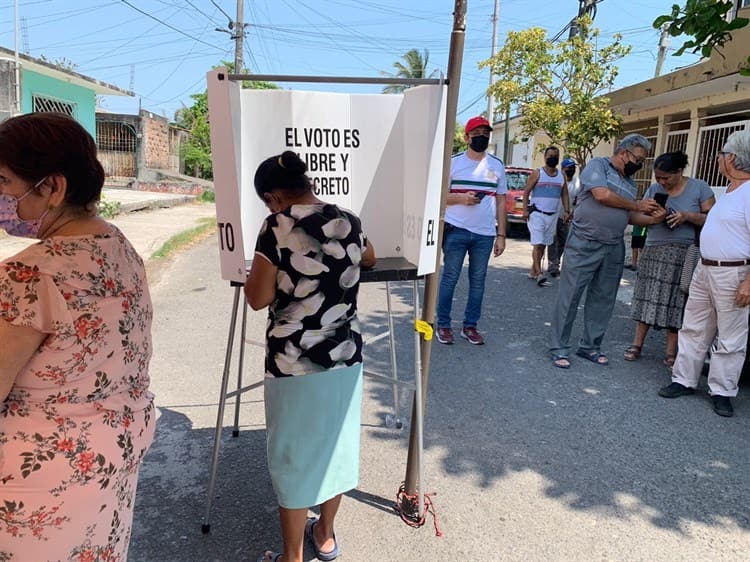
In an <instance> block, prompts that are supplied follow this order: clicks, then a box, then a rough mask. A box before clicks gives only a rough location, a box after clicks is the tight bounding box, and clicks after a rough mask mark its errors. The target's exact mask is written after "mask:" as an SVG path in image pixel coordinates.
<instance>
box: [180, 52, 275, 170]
mask: <svg viewBox="0 0 750 562" xmlns="http://www.w3.org/2000/svg"><path fill="white" fill-rule="evenodd" d="M219 66H223V67H226V68H227V70H228V71H229V72H230V73H232V72H233V71H234V63H231V62H222V64H220V65H219ZM242 87H243V88H251V89H255V90H273V89H278V88H279V87H278V86H277V85H276V84H274V83H272V82H263V81H257V82H256V81H249V80H243V82H242ZM190 98H191V99H192V100H193V104H192V105H191V106H190V107H182V108H180V109H178V110H177V111H176V112H175V116H174V122H175V124H176V125H177V126H179V127H182V128H183V129H187V131H188V132H189V133H188V139H187V141H186V142H185V144H184V145H183V146H182V156H183V158H184V159H185V168H186V169H187V170H188V171H189V172H190V173H192V175H193V176H195V177H197V178H203V179H213V169H212V162H211V130H210V128H209V125H208V93H207V92H202V93H200V94H192V95H191V96H190Z"/></svg>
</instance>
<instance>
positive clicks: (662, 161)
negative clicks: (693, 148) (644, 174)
mask: <svg viewBox="0 0 750 562" xmlns="http://www.w3.org/2000/svg"><path fill="white" fill-rule="evenodd" d="M687 163H688V157H687V154H685V153H684V152H682V151H681V150H678V151H676V152H665V153H664V154H662V155H661V156H659V157H658V158H657V159H656V160H654V170H661V171H662V172H667V173H670V174H674V173H675V172H678V171H680V170H684V169H685V166H687Z"/></svg>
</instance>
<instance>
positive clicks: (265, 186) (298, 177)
mask: <svg viewBox="0 0 750 562" xmlns="http://www.w3.org/2000/svg"><path fill="white" fill-rule="evenodd" d="M306 171H307V164H305V163H304V161H302V159H300V157H299V156H297V154H296V153H294V152H292V151H291V150H287V151H286V152H284V153H282V154H279V155H276V156H271V157H270V158H267V159H266V160H264V161H263V163H262V164H261V165H260V166H258V169H257V170H256V172H255V191H256V192H257V193H258V197H260V198H261V199H263V195H264V194H266V193H269V192H270V191H273V190H274V189H282V190H284V191H296V192H304V191H308V190H310V189H312V182H311V181H310V178H308V177H307V176H306V175H305V172H306Z"/></svg>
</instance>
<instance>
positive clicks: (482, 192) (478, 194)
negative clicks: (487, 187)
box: [474, 191, 487, 201]
mask: <svg viewBox="0 0 750 562" xmlns="http://www.w3.org/2000/svg"><path fill="white" fill-rule="evenodd" d="M485 195H487V192H486V191H477V192H476V193H474V197H476V198H477V199H479V200H480V201H481V200H482V198H483V197H484V196H485Z"/></svg>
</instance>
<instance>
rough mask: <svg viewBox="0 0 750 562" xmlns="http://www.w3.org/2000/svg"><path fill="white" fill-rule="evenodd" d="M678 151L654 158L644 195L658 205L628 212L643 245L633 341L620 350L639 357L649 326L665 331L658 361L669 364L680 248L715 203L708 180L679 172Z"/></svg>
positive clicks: (683, 158) (676, 325) (678, 305)
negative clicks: (641, 230) (643, 234)
mask: <svg viewBox="0 0 750 562" xmlns="http://www.w3.org/2000/svg"><path fill="white" fill-rule="evenodd" d="M687 160H688V159H687V155H686V154H685V153H684V152H679V151H678V152H667V153H665V154H662V155H661V156H659V157H658V158H657V159H656V160H655V161H654V179H655V180H656V183H654V184H652V185H651V186H650V187H649V188H648V190H647V191H646V193H645V195H644V198H653V199H655V200H656V201H657V202H658V203H659V204H660V205H661V207H662V208H661V210H660V211H659V212H657V213H653V214H651V215H646V214H643V213H637V214H634V216H633V218H634V220H633V222H634V223H635V224H640V225H644V226H646V225H647V226H648V227H649V228H648V237H647V238H646V246H645V248H644V250H643V254H642V255H641V257H640V262H639V263H640V265H639V267H638V275H637V277H636V283H635V290H634V292H633V305H632V309H631V318H632V319H633V320H635V321H636V328H635V335H634V337H633V343H632V344H631V345H630V347H628V348H627V349H626V350H625V354H624V358H625V360H626V361H636V360H637V359H639V358H640V357H641V353H642V351H643V342H644V340H645V339H646V334H647V333H648V330H649V328H650V327H652V326H653V327H654V328H657V329H661V328H664V329H666V330H667V349H666V353H665V357H664V365H665V366H666V367H668V368H670V369H671V368H672V365H673V364H674V360H675V356H676V355H677V331H678V330H679V329H680V328H681V327H682V313H683V309H684V307H685V294H684V293H683V292H682V291H680V275H681V273H682V264H683V263H684V261H685V253H686V252H687V249H688V247H689V246H690V244H692V243H694V242H695V240H696V230H697V229H698V228H700V227H701V226H702V225H703V223H704V222H705V220H706V213H708V211H709V209H711V207H712V206H713V204H714V203H715V202H716V199H715V197H714V194H713V191H711V188H710V187H708V184H707V183H706V182H704V181H702V180H697V179H694V178H690V177H688V176H686V175H684V171H685V166H687Z"/></svg>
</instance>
